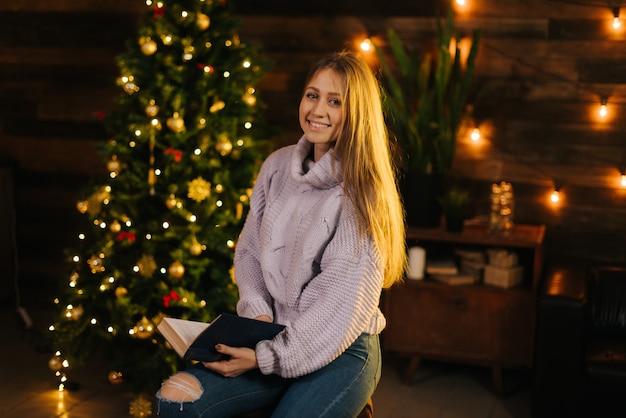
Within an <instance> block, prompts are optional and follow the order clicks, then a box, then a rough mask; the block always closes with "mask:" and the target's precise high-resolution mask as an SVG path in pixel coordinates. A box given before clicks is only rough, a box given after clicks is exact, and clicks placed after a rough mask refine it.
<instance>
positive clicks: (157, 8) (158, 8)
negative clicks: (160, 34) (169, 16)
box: [152, 4, 165, 19]
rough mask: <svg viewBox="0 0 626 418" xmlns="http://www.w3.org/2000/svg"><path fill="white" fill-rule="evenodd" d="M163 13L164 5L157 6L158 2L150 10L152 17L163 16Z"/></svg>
mask: <svg viewBox="0 0 626 418" xmlns="http://www.w3.org/2000/svg"><path fill="white" fill-rule="evenodd" d="M164 14H165V6H159V5H158V4H157V5H156V6H155V7H154V11H153V12H152V17H153V18H155V19H158V18H160V17H163V15H164Z"/></svg>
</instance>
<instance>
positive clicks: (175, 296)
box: [163, 290, 180, 308]
mask: <svg viewBox="0 0 626 418" xmlns="http://www.w3.org/2000/svg"><path fill="white" fill-rule="evenodd" d="M172 300H176V301H178V300H180V295H179V294H178V293H176V291H175V290H172V291H171V292H170V294H169V295H163V306H165V307H166V308H169V307H170V302H171V301H172Z"/></svg>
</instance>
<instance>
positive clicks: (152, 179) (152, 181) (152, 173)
mask: <svg viewBox="0 0 626 418" xmlns="http://www.w3.org/2000/svg"><path fill="white" fill-rule="evenodd" d="M156 181H157V175H156V172H155V171H154V168H151V169H150V170H149V171H148V184H149V185H151V186H154V185H155V184H156Z"/></svg>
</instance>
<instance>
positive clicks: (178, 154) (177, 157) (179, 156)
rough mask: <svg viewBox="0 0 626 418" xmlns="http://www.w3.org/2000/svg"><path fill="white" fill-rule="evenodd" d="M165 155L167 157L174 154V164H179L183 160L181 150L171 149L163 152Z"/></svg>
mask: <svg viewBox="0 0 626 418" xmlns="http://www.w3.org/2000/svg"><path fill="white" fill-rule="evenodd" d="M163 154H165V155H168V154H172V155H173V156H174V162H177V163H179V162H180V160H181V159H182V158H183V152H182V151H181V150H179V149H174V148H173V147H169V148H168V149H166V150H165V151H163Z"/></svg>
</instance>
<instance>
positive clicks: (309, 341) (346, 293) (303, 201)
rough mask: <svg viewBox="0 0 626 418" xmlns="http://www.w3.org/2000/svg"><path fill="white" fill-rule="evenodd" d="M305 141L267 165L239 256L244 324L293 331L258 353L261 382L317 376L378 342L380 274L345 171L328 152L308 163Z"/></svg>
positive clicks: (240, 309)
mask: <svg viewBox="0 0 626 418" xmlns="http://www.w3.org/2000/svg"><path fill="white" fill-rule="evenodd" d="M311 147H312V144H311V143H310V142H308V141H307V140H306V138H305V137H304V136H303V137H302V138H301V139H300V140H299V141H298V143H297V144H296V145H291V146H287V147H285V148H281V149H279V150H277V151H275V152H274V153H272V154H271V155H270V156H269V157H268V158H267V159H266V160H265V162H264V163H263V166H262V167H261V170H260V172H259V176H258V178H257V181H256V183H255V186H254V189H253V192H252V196H251V202H250V211H249V214H248V217H247V218H246V222H245V224H244V227H243V229H242V232H241V235H240V237H239V240H238V242H237V247H236V250H235V279H236V281H237V285H238V288H239V295H240V300H239V302H238V304H237V312H238V314H239V315H240V316H244V317H248V318H254V317H257V316H259V315H268V316H269V317H270V318H273V320H274V321H275V322H278V323H281V324H284V325H286V328H285V330H284V331H282V332H281V333H280V334H279V335H278V336H276V337H275V338H274V339H272V340H267V341H262V342H260V343H259V344H257V346H256V356H257V361H258V364H259V368H260V370H261V372H262V373H264V374H278V375H280V376H282V377H286V378H292V377H298V376H302V375H305V374H308V373H311V372H313V371H315V370H318V369H320V368H322V367H323V366H325V365H327V364H328V363H330V362H331V361H333V360H334V359H335V358H337V357H338V356H339V355H340V354H341V353H343V352H344V351H345V350H346V349H347V348H348V347H349V346H350V345H351V344H352V343H353V342H354V341H355V340H356V338H357V337H358V336H359V335H360V334H361V333H369V334H378V333H380V332H381V331H382V330H383V328H384V327H385V318H384V317H383V314H382V312H381V311H380V309H379V308H378V305H379V299H380V294H381V289H382V283H383V266H382V261H381V258H380V255H379V254H378V252H377V250H376V249H375V246H374V243H373V241H372V240H371V239H370V238H369V237H366V236H363V235H362V234H360V232H359V228H358V225H357V213H356V210H355V208H354V206H353V205H352V203H351V201H350V200H349V199H348V198H346V197H345V195H344V191H343V187H342V186H343V183H342V181H341V175H340V166H339V164H338V162H336V164H335V169H336V173H334V174H333V171H332V168H331V159H332V158H334V157H333V150H332V149H331V150H329V151H328V152H327V153H326V154H325V155H324V156H323V157H322V158H321V159H319V160H318V161H317V162H315V163H314V162H313V161H311V160H308V159H307V155H308V154H309V152H310V150H311Z"/></svg>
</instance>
